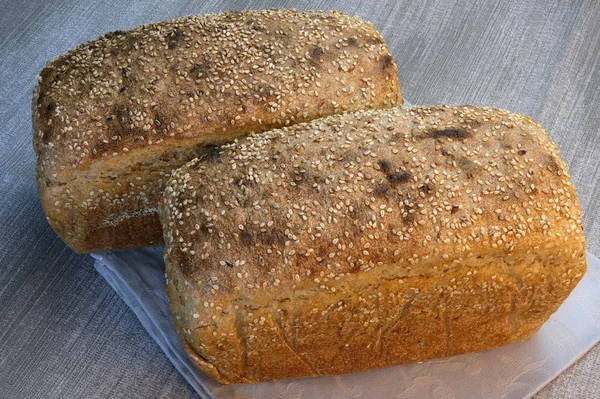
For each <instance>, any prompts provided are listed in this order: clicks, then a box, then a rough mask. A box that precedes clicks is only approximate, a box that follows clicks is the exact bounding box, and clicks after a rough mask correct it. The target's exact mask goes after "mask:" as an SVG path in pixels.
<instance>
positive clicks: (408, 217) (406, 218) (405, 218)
mask: <svg viewBox="0 0 600 399" xmlns="http://www.w3.org/2000/svg"><path fill="white" fill-rule="evenodd" d="M414 220H415V213H414V212H408V213H406V214H403V215H402V223H404V224H412V222H413V221H414Z"/></svg>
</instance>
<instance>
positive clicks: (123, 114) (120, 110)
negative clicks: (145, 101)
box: [115, 104, 131, 129]
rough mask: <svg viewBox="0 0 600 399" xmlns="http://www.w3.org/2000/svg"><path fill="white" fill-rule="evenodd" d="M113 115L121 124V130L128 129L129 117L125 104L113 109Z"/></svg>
mask: <svg viewBox="0 0 600 399" xmlns="http://www.w3.org/2000/svg"><path fill="white" fill-rule="evenodd" d="M115 114H116V115H117V120H118V121H119V123H120V124H121V127H122V128H123V129H129V125H130V124H131V117H130V116H129V109H128V108H127V106H126V105H125V104H121V105H119V106H118V107H117V108H116V109H115Z"/></svg>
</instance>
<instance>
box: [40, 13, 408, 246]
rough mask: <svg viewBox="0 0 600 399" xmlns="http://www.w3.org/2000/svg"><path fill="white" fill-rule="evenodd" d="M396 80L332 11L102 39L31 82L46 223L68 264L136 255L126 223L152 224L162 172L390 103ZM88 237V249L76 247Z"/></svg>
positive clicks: (396, 98)
mask: <svg viewBox="0 0 600 399" xmlns="http://www.w3.org/2000/svg"><path fill="white" fill-rule="evenodd" d="M396 72H397V71H396V65H395V64H394V62H393V60H392V57H391V55H390V53H389V51H388V49H387V47H386V45H385V43H384V41H383V39H382V38H381V36H380V35H379V34H378V33H377V31H375V30H374V28H373V26H372V25H371V24H370V23H367V22H364V21H362V20H360V19H359V18H357V17H351V16H348V15H345V14H340V13H337V12H334V11H332V12H320V11H307V12H299V11H295V10H265V11H243V12H225V13H222V14H215V15H202V16H186V17H182V18H179V19H175V20H172V21H166V22H160V23H154V24H149V25H143V26H141V27H139V28H136V29H132V30H128V31H115V32H111V33H108V34H106V35H104V36H102V37H100V38H98V39H96V40H93V41H90V42H87V43H84V44H82V45H80V46H78V47H77V48H75V49H73V50H71V51H69V52H68V53H66V54H64V55H62V56H60V57H58V58H57V59H56V60H54V61H52V62H50V63H48V64H47V65H46V67H45V68H44V69H43V70H42V71H41V73H40V76H39V78H38V81H37V85H36V89H35V91H34V96H33V102H32V112H33V136H34V148H35V151H36V156H37V175H38V188H39V191H40V194H41V197H42V202H43V205H44V210H45V211H46V213H47V215H48V218H49V221H50V223H51V225H52V226H53V228H55V230H57V232H58V233H59V234H60V235H61V236H62V238H63V239H65V241H67V243H68V244H69V245H71V246H72V247H73V248H75V249H77V250H78V251H80V252H87V251H90V250H94V249H95V250H98V249H111V248H112V249H116V248H124V247H131V246H133V244H136V245H137V244H140V243H142V244H143V243H144V242H143V241H144V240H143V239H142V238H140V237H143V236H144V234H143V233H142V232H141V230H140V229H138V228H137V227H136V224H137V219H138V216H139V217H141V218H146V217H148V215H150V216H151V215H156V205H157V202H158V199H159V197H160V195H161V193H162V189H163V187H164V183H165V181H166V179H167V178H168V177H169V174H170V172H171V170H172V169H175V168H177V167H179V166H181V165H183V164H184V163H185V162H187V161H189V160H191V159H193V158H195V157H197V156H200V155H202V154H204V153H206V152H210V151H211V150H212V148H214V146H216V145H220V144H223V143H225V142H230V141H232V140H233V139H234V138H237V137H240V136H243V135H246V134H249V133H252V132H259V131H264V130H268V129H271V128H275V127H282V126H287V125H293V124H295V123H299V122H303V121H308V120H312V119H314V118H317V117H321V116H327V115H331V114H334V113H342V112H345V111H356V110H361V109H370V108H384V107H390V106H393V105H397V104H401V103H402V98H401V95H400V92H399V88H398V79H397V75H396ZM147 175H151V178H148V176H147ZM117 183H118V184H117ZM99 190H100V191H99ZM111 223H113V224H114V228H113V229H112V230H111V229H108V228H106V226H107V225H109V224H111ZM142 224H143V225H144V226H146V225H147V223H145V222H140V227H141V225H142ZM70 226H74V227H70ZM98 230H102V231H106V234H104V233H101V234H100V235H101V237H99V239H97V240H96V242H97V243H98V244H94V240H93V238H91V237H90V238H85V237H88V236H94V235H97V234H96V232H97V231H98ZM151 230H152V231H153V232H154V233H152V234H149V235H148V236H149V242H147V243H146V244H150V241H156V239H158V240H160V237H161V235H160V225H159V223H158V219H157V218H156V217H155V220H154V226H153V227H151ZM132 234H134V235H136V236H135V237H134V236H132ZM115 236H118V237H119V238H118V239H114V237H115ZM111 237H112V238H111ZM103 242H104V243H105V245H104V247H102V246H99V245H100V243H103ZM121 245H122V246H121Z"/></svg>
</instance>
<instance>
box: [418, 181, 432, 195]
mask: <svg viewBox="0 0 600 399" xmlns="http://www.w3.org/2000/svg"><path fill="white" fill-rule="evenodd" d="M419 191H422V192H424V193H425V194H430V193H432V192H433V189H432V188H431V186H430V185H429V183H423V184H420V185H419Z"/></svg>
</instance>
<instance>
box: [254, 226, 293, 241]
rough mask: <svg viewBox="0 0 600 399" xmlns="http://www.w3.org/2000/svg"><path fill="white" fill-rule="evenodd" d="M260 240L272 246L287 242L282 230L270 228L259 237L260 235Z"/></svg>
mask: <svg viewBox="0 0 600 399" xmlns="http://www.w3.org/2000/svg"><path fill="white" fill-rule="evenodd" d="M284 226H285V224H284ZM260 240H261V241H262V242H263V243H265V244H267V245H271V246H272V245H274V244H278V245H284V244H285V242H286V241H287V237H286V235H285V233H284V232H283V230H281V229H278V228H270V229H267V230H266V231H264V232H263V233H262V234H261V235H260Z"/></svg>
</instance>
